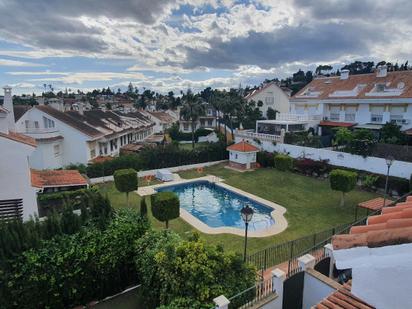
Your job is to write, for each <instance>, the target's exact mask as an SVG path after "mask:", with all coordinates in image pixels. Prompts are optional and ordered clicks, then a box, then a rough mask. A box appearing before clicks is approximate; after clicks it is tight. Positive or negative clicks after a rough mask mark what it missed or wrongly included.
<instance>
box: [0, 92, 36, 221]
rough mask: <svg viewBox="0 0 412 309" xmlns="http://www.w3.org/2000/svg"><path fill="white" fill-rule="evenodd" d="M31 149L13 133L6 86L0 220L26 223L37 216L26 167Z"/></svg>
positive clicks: (1, 111) (0, 117)
mask: <svg viewBox="0 0 412 309" xmlns="http://www.w3.org/2000/svg"><path fill="white" fill-rule="evenodd" d="M35 149H36V141H35V140H34V139H33V138H30V137H28V136H25V135H23V134H19V133H16V132H15V124H14V113H13V102H12V95H11V88H10V87H7V86H6V87H4V103H3V106H0V153H1V160H0V188H1V189H0V219H5V220H8V219H16V218H18V219H23V220H28V219H29V218H30V216H34V215H36V214H37V199H36V191H35V189H34V188H33V187H32V186H31V181H30V167H29V157H30V156H31V155H32V153H33V152H34V151H35Z"/></svg>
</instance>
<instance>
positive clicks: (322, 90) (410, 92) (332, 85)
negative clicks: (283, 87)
mask: <svg viewBox="0 0 412 309" xmlns="http://www.w3.org/2000/svg"><path fill="white" fill-rule="evenodd" d="M378 83H385V84H387V85H388V87H389V88H397V87H398V85H399V84H400V83H404V85H405V86H404V88H403V91H402V93H401V94H400V95H392V96H390V95H385V96H383V97H382V96H370V95H365V94H366V93H368V92H370V91H371V90H372V89H373V88H374V87H375V84H378ZM358 85H365V86H364V87H363V88H362V89H361V90H360V91H359V92H358V93H357V95H354V96H348V97H346V96H344V97H337V96H329V95H330V94H332V93H334V92H335V91H351V90H353V89H355V87H357V86H358ZM309 88H310V89H311V90H313V91H314V92H319V95H318V96H316V97H315V96H313V97H310V96H302V94H303V93H305V91H307V89H309ZM355 98H356V99H371V98H385V99H388V98H412V71H397V72H388V73H387V76H386V77H377V76H376V73H370V74H359V75H349V77H348V79H345V80H342V79H340V77H339V76H337V77H325V78H316V79H314V80H312V81H311V82H310V83H309V84H308V85H306V86H305V87H304V88H303V89H302V90H300V91H299V92H298V93H296V94H295V95H294V96H293V100H296V101H299V99H304V100H319V99H321V100H322V99H339V100H345V99H355Z"/></svg>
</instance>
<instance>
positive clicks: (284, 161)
mask: <svg viewBox="0 0 412 309" xmlns="http://www.w3.org/2000/svg"><path fill="white" fill-rule="evenodd" d="M274 163H275V168H276V169H278V170H280V171H290V170H292V168H293V159H292V158H291V157H289V156H288V155H285V154H281V153H279V154H277V155H275V158H274Z"/></svg>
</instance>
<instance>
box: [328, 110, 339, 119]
mask: <svg viewBox="0 0 412 309" xmlns="http://www.w3.org/2000/svg"><path fill="white" fill-rule="evenodd" d="M329 118H330V120H332V121H339V113H336V112H330V117H329Z"/></svg>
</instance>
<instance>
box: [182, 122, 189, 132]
mask: <svg viewBox="0 0 412 309" xmlns="http://www.w3.org/2000/svg"><path fill="white" fill-rule="evenodd" d="M183 130H185V131H187V130H189V124H188V123H184V124H183Z"/></svg>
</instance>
